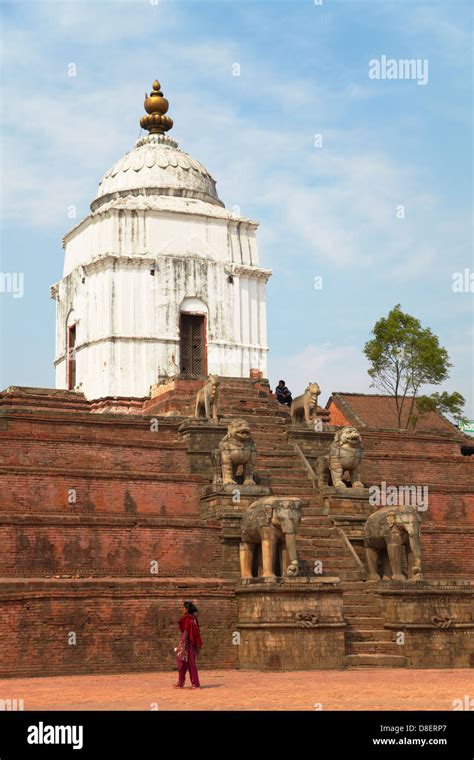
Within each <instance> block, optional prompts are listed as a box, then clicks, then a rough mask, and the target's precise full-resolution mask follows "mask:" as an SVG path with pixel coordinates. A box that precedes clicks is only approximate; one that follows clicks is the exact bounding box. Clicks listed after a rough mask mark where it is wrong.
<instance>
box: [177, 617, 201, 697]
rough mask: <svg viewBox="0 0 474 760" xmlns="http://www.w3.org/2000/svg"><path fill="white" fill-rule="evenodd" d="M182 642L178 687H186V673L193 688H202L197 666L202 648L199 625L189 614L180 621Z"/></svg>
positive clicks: (179, 653) (179, 654)
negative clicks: (197, 658)
mask: <svg viewBox="0 0 474 760" xmlns="http://www.w3.org/2000/svg"><path fill="white" fill-rule="evenodd" d="M178 626H179V630H180V631H181V640H180V643H179V647H178V649H179V651H178V684H177V685H178V686H184V681H185V679H186V672H187V671H188V670H189V677H190V679H191V684H192V685H193V686H200V683H199V675H198V670H197V664H196V656H197V654H198V652H199V650H200V648H201V647H202V640H201V634H200V631H199V623H198V621H197V618H196V617H195V616H194V615H190V614H189V613H188V612H187V613H186V614H185V615H183V616H182V617H181V618H180V619H179V620H178Z"/></svg>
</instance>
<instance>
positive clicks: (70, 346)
mask: <svg viewBox="0 0 474 760" xmlns="http://www.w3.org/2000/svg"><path fill="white" fill-rule="evenodd" d="M67 387H68V390H70V391H72V390H74V388H75V387H76V325H71V327H68V331H67Z"/></svg>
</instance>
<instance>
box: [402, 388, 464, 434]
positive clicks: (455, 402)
mask: <svg viewBox="0 0 474 760" xmlns="http://www.w3.org/2000/svg"><path fill="white" fill-rule="evenodd" d="M465 403H466V401H465V399H464V396H461V394H460V393H458V392H457V391H453V393H448V392H447V391H443V392H442V393H432V394H431V395H430V396H418V398H417V399H416V403H415V406H416V413H414V414H413V419H412V425H413V427H415V426H416V423H417V422H418V419H419V418H420V417H423V415H424V414H427V412H440V413H441V414H446V415H448V416H449V417H452V418H453V419H454V420H457V421H459V422H467V417H465V416H464V414H463V409H464V404H465Z"/></svg>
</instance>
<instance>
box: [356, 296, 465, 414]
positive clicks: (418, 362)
mask: <svg viewBox="0 0 474 760" xmlns="http://www.w3.org/2000/svg"><path fill="white" fill-rule="evenodd" d="M372 334H373V336H374V337H373V338H372V339H371V340H369V341H368V342H367V343H366V344H365V346H364V354H365V355H366V357H367V359H368V360H369V362H370V365H371V366H370V368H369V370H368V372H369V375H370V377H371V378H372V381H373V382H372V386H374V387H377V388H379V389H380V390H383V391H385V392H386V393H388V394H389V395H391V396H394V398H395V403H396V408H397V417H398V427H399V428H401V427H402V421H403V416H404V411H405V410H406V409H407V407H406V406H405V404H406V403H407V404H408V409H407V412H408V413H407V415H406V417H405V427H406V426H407V425H408V424H410V423H411V424H412V423H413V413H414V410H415V402H416V400H417V396H418V393H419V390H420V388H421V387H422V386H423V385H439V384H440V383H442V382H443V381H444V380H446V378H447V377H448V376H449V368H450V367H451V366H452V365H451V363H450V361H449V356H448V352H447V351H446V349H445V348H443V347H442V346H440V344H439V340H438V338H437V337H436V335H434V334H433V333H432V332H431V330H430V329H429V328H428V327H423V326H422V325H421V322H420V321H419V320H418V319H416V317H412V316H411V315H410V314H406V313H405V312H403V311H402V309H401V307H400V304H397V305H396V306H394V308H393V309H392V310H391V311H390V312H389V313H388V315H387V316H386V317H382V318H381V319H379V320H378V322H376V323H375V325H374V328H373V330H372ZM423 399H425V400H424V401H422V402H421V407H420V408H418V412H419V413H423V409H424V411H425V412H426V411H428V406H427V405H429V404H432V405H433V406H432V408H433V409H436V410H438V411H443V405H444V409H445V410H447V411H449V412H450V413H454V412H456V411H460V409H462V405H463V404H464V399H463V397H462V396H461V394H459V393H457V392H454V393H453V394H451V395H450V394H448V393H446V392H444V393H442V394H433V395H432V396H423ZM426 399H432V401H430V402H428V401H426ZM423 405H424V406H423ZM446 405H447V406H446Z"/></svg>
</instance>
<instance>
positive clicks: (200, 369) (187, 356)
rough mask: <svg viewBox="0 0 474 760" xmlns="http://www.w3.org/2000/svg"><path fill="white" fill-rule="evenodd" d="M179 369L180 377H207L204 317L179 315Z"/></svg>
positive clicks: (199, 315)
mask: <svg viewBox="0 0 474 760" xmlns="http://www.w3.org/2000/svg"><path fill="white" fill-rule="evenodd" d="M179 335H180V346H179V368H180V372H181V374H182V375H191V376H194V377H196V376H203V375H207V352H206V317H204V316H203V315H202V314H181V320H180V325H179Z"/></svg>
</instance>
